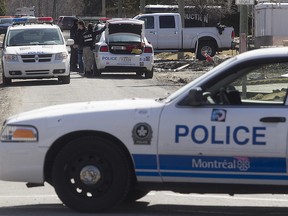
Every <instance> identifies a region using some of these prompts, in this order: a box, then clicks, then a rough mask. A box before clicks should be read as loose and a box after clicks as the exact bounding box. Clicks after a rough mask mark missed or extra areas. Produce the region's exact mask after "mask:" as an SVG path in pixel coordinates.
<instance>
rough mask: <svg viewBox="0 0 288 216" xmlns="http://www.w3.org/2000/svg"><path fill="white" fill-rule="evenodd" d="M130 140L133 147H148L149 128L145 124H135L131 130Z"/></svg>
mask: <svg viewBox="0 0 288 216" xmlns="http://www.w3.org/2000/svg"><path fill="white" fill-rule="evenodd" d="M132 138H133V141H134V144H135V145H150V144H151V139H152V128H151V126H150V125H149V124H147V123H145V122H141V123H138V124H136V125H135V126H134V127H133V130H132Z"/></svg>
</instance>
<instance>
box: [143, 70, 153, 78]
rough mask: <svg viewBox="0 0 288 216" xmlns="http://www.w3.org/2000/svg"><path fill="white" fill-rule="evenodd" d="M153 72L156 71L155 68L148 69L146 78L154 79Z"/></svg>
mask: <svg viewBox="0 0 288 216" xmlns="http://www.w3.org/2000/svg"><path fill="white" fill-rule="evenodd" d="M153 73H154V69H153V68H152V70H146V71H145V79H152V78H153Z"/></svg>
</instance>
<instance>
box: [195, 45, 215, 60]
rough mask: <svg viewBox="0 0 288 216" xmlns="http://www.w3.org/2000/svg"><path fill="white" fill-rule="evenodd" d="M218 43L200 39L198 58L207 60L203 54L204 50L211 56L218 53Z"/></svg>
mask: <svg viewBox="0 0 288 216" xmlns="http://www.w3.org/2000/svg"><path fill="white" fill-rule="evenodd" d="M216 48H217V45H216V44H215V42H213V41H200V42H199V45H198V49H197V53H196V58H197V59H198V60H205V59H206V57H205V56H204V55H203V52H206V54H208V55H209V56H211V57H213V56H215V55H216V51H217V50H216Z"/></svg>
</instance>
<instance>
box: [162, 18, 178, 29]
mask: <svg viewBox="0 0 288 216" xmlns="http://www.w3.org/2000/svg"><path fill="white" fill-rule="evenodd" d="M159 23H160V28H175V17H174V16H160V17H159Z"/></svg>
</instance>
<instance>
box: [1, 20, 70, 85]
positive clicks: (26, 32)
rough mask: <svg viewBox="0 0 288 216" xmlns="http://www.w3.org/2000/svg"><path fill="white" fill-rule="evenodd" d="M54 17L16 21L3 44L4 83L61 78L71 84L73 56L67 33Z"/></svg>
mask: <svg viewBox="0 0 288 216" xmlns="http://www.w3.org/2000/svg"><path fill="white" fill-rule="evenodd" d="M52 22H53V19H52V18H51V17H39V18H15V19H14V24H13V25H12V26H10V27H8V30H7V33H6V35H5V38H4V41H3V44H2V48H3V50H2V67H3V73H2V80H3V84H4V85H10V84H11V81H12V79H33V78H58V80H59V81H60V82H62V83H64V84H68V83H70V63H69V62H70V56H69V53H68V50H67V47H66V46H67V45H72V44H73V43H74V41H73V40H71V39H68V40H67V42H65V40H64V37H63V34H62V32H61V30H60V28H59V27H58V26H57V25H54V24H52Z"/></svg>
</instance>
